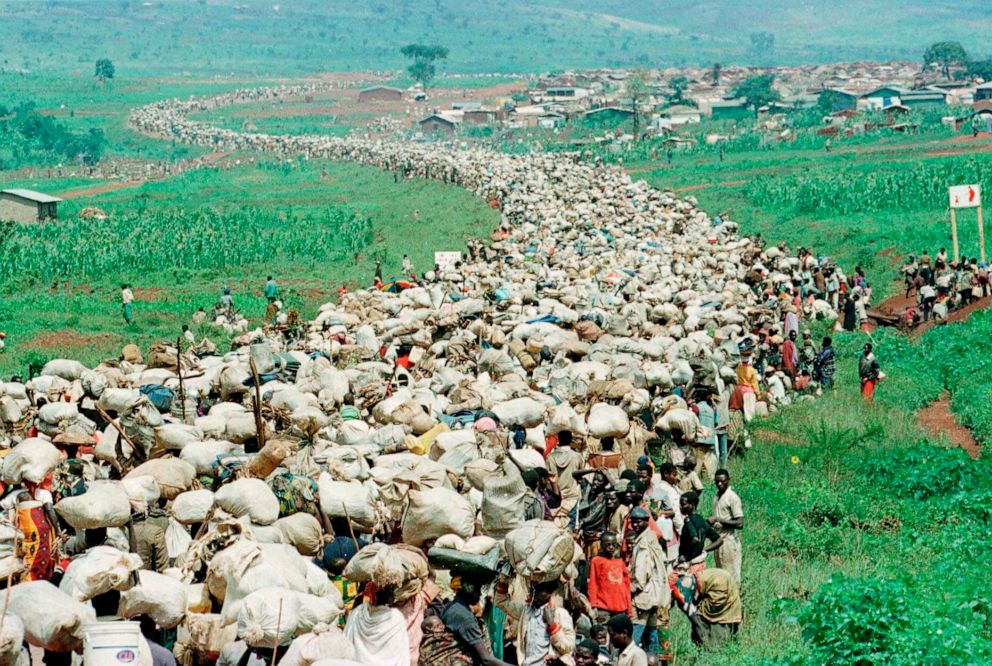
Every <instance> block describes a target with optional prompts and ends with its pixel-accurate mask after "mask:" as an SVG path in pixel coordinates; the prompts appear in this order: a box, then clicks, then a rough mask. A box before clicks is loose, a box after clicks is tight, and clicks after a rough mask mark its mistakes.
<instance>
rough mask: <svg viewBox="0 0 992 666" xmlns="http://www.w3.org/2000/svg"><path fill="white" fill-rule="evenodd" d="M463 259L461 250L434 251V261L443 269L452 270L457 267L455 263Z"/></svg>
mask: <svg viewBox="0 0 992 666" xmlns="http://www.w3.org/2000/svg"><path fill="white" fill-rule="evenodd" d="M461 260H462V253H461V252H435V253H434V263H435V264H437V265H438V267H440V269H441V270H442V271H452V270H454V269H455V264H457V263H458V262H459V261H461Z"/></svg>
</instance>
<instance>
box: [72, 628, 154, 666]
mask: <svg viewBox="0 0 992 666" xmlns="http://www.w3.org/2000/svg"><path fill="white" fill-rule="evenodd" d="M141 642H142V639H141V626H140V625H139V624H138V623H137V622H97V623H96V624H88V625H86V626H85V627H83V663H84V664H86V666H120V665H121V664H129V665H136V664H138V653H139V650H140V648H141Z"/></svg>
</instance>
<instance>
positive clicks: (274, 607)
mask: <svg viewBox="0 0 992 666" xmlns="http://www.w3.org/2000/svg"><path fill="white" fill-rule="evenodd" d="M299 622H300V598H299V596H297V594H296V592H294V591H292V590H286V589H281V588H277V587H266V588H263V589H261V590H258V591H257V592H252V593H251V594H249V595H248V596H247V597H245V598H244V600H242V602H241V609H240V610H239V611H238V636H239V637H240V638H242V639H243V640H244V641H245V643H247V644H248V645H250V646H252V647H272V646H273V645H289V643H290V642H292V640H293V636H294V635H295V634H296V627H297V625H298V624H299Z"/></svg>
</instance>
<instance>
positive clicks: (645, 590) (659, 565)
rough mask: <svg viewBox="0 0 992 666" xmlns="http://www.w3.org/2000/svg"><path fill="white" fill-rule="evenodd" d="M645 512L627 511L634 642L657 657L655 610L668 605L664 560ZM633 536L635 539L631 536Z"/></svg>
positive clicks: (657, 643)
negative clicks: (631, 546) (630, 542)
mask: <svg viewBox="0 0 992 666" xmlns="http://www.w3.org/2000/svg"><path fill="white" fill-rule="evenodd" d="M648 521H649V516H648V512H647V511H645V510H644V509H642V508H641V507H636V508H634V509H633V510H632V511H631V512H630V535H631V537H632V538H634V539H635V541H634V548H633V552H632V553H631V556H630V591H631V597H632V601H633V606H634V618H633V623H634V629H633V631H634V633H633V636H632V637H633V639H634V642H635V643H637V644H638V645H640V647H642V648H643V649H645V650H646V651H647V652H649V653H651V654H658V653H659V652H660V649H661V645H660V643H659V640H658V610H659V609H660V608H668V606H669V605H671V602H672V597H671V590H669V588H668V557H667V556H666V554H665V551H664V550H663V549H662V547H661V544H660V543H659V542H658V535H657V534H655V532H654V531H653V530H651V528H650V527H649V526H648ZM634 535H636V536H634Z"/></svg>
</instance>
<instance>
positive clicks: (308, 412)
mask: <svg viewBox="0 0 992 666" xmlns="http://www.w3.org/2000/svg"><path fill="white" fill-rule="evenodd" d="M289 421H290V423H292V424H293V428H294V429H295V430H296V431H297V432H299V433H300V434H302V435H303V436H305V437H313V436H314V435H316V434H317V433H318V432H319V431H320V430H323V429H324V428H326V427H327V426H328V424H330V422H331V419H330V417H329V416H327V414H325V413H324V412H323V411H322V410H321V409H320V408H319V407H311V406H308V405H304V406H303V407H299V408H297V409H294V410H293V413H292V414H290V415H289Z"/></svg>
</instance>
